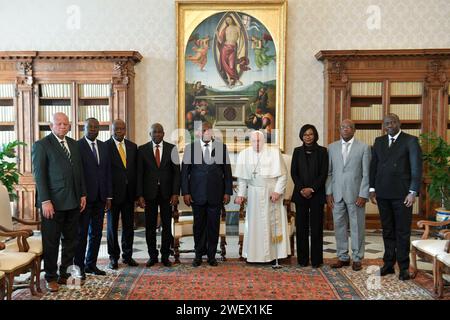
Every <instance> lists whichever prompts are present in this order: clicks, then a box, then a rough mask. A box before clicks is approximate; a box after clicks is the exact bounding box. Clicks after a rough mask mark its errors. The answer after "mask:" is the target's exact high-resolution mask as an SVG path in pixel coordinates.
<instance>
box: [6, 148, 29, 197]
mask: <svg viewBox="0 0 450 320" xmlns="http://www.w3.org/2000/svg"><path fill="white" fill-rule="evenodd" d="M25 145H26V144H25V143H24V142H21V141H18V140H15V141H12V142H8V143H5V144H4V145H2V147H1V150H0V182H1V183H3V185H4V186H5V187H6V189H8V193H9V198H10V200H11V201H14V200H16V199H17V198H18V197H17V193H16V192H15V190H14V186H15V185H17V184H18V183H19V176H20V175H21V174H20V172H19V168H18V167H17V163H16V161H15V157H16V147H17V146H25Z"/></svg>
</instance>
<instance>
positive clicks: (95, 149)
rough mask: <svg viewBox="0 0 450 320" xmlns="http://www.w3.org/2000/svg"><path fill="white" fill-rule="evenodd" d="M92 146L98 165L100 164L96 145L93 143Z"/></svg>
mask: <svg viewBox="0 0 450 320" xmlns="http://www.w3.org/2000/svg"><path fill="white" fill-rule="evenodd" d="M91 145H92V154H93V155H94V158H95V162H97V164H99V162H98V154H97V148H96V147H95V143H94V142H92V143H91Z"/></svg>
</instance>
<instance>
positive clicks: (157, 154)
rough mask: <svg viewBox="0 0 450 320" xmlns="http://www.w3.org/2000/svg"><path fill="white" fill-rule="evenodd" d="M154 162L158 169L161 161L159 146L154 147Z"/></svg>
mask: <svg viewBox="0 0 450 320" xmlns="http://www.w3.org/2000/svg"><path fill="white" fill-rule="evenodd" d="M155 160H156V166H157V167H158V168H159V165H160V164H161V159H160V156H159V145H156V151H155Z"/></svg>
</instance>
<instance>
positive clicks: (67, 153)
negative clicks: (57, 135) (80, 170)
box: [61, 141, 72, 163]
mask: <svg viewBox="0 0 450 320" xmlns="http://www.w3.org/2000/svg"><path fill="white" fill-rule="evenodd" d="M61 148H62V149H63V151H64V153H65V154H66V156H67V158H68V159H69V161H70V163H72V158H71V157H70V152H69V150H67V147H66V146H65V145H64V141H61Z"/></svg>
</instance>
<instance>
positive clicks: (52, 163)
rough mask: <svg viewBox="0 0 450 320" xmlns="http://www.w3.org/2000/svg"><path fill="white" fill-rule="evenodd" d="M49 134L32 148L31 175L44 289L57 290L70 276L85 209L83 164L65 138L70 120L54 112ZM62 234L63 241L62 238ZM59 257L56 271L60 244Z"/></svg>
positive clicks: (71, 140) (74, 148) (72, 143)
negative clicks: (42, 263)
mask: <svg viewBox="0 0 450 320" xmlns="http://www.w3.org/2000/svg"><path fill="white" fill-rule="evenodd" d="M50 129H51V130H52V133H50V134H49V135H47V136H46V137H45V138H43V139H41V140H39V141H37V142H36V143H35V144H34V145H33V151H32V160H33V174H34V179H35V181H36V206H37V207H38V208H40V211H41V215H42V217H41V219H42V223H41V226H42V229H41V232H42V244H43V250H44V251H43V256H44V269H45V279H46V280H47V289H48V290H49V291H51V292H56V291H58V290H59V284H66V283H67V279H68V278H69V277H70V274H68V273H67V267H69V266H71V265H72V263H73V258H74V255H75V250H76V246H77V231H78V219H79V216H80V211H83V210H84V208H85V206H86V185H85V181H84V174H83V165H82V162H81V156H80V153H79V151H78V146H77V143H76V141H75V140H73V139H71V138H68V137H66V135H67V133H68V132H69V130H70V123H69V118H68V117H67V115H65V114H64V113H61V112H58V113H55V114H54V115H53V117H52V121H51V123H50ZM61 235H62V238H61ZM60 241H62V257H61V265H60V267H59V278H58V274H57V269H58V252H59V242H60Z"/></svg>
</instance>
